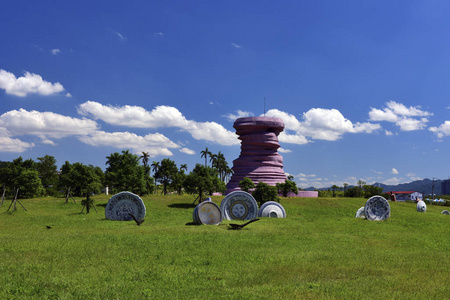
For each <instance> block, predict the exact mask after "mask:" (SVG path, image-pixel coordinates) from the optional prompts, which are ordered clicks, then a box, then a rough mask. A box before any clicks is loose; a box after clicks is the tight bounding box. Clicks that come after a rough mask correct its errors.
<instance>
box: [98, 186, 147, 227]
mask: <svg viewBox="0 0 450 300" xmlns="http://www.w3.org/2000/svg"><path fill="white" fill-rule="evenodd" d="M129 214H132V215H133V216H135V217H136V219H138V220H140V219H144V218H145V205H144V202H143V201H142V199H141V197H139V196H138V195H135V194H133V193H131V192H120V193H118V194H115V195H114V196H112V197H111V198H110V199H109V201H108V204H106V209H105V216H106V218H107V219H108V220H114V221H130V220H132V218H131V216H130V215H129Z"/></svg>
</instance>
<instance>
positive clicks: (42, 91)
mask: <svg viewBox="0 0 450 300" xmlns="http://www.w3.org/2000/svg"><path fill="white" fill-rule="evenodd" d="M0 89H4V90H5V92H6V93H7V94H11V95H15V96H19V97H25V96H27V95H28V94H39V95H43V96H48V95H53V94H58V93H60V92H63V91H64V87H63V86H62V84H60V83H59V82H56V83H51V82H48V81H45V80H44V79H42V77H41V76H40V75H37V74H33V73H30V72H25V74H24V76H22V77H19V78H16V76H15V75H14V74H13V73H10V72H8V71H5V70H2V69H0Z"/></svg>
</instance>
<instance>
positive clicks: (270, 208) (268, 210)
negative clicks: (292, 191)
mask: <svg viewBox="0 0 450 300" xmlns="http://www.w3.org/2000/svg"><path fill="white" fill-rule="evenodd" d="M258 217H269V218H286V211H285V210H284V207H283V206H282V205H281V204H280V203H278V202H275V201H267V202H265V203H264V204H263V205H261V207H260V208H259V211H258Z"/></svg>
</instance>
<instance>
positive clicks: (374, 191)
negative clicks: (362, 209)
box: [364, 185, 383, 198]
mask: <svg viewBox="0 0 450 300" xmlns="http://www.w3.org/2000/svg"><path fill="white" fill-rule="evenodd" d="M382 194H383V188H381V187H378V186H373V185H364V197H365V198H370V197H372V196H377V195H382Z"/></svg>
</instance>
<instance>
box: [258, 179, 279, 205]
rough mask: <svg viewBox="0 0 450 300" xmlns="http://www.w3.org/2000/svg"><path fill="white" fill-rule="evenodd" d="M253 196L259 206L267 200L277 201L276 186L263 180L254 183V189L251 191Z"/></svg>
mask: <svg viewBox="0 0 450 300" xmlns="http://www.w3.org/2000/svg"><path fill="white" fill-rule="evenodd" d="M253 197H254V198H255V200H256V202H258V205H259V206H261V205H263V204H264V203H265V202H267V201H276V202H279V198H278V191H277V188H276V187H275V186H270V185H268V184H267V183H264V182H259V183H258V184H257V185H256V189H255V191H254V192H253Z"/></svg>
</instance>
